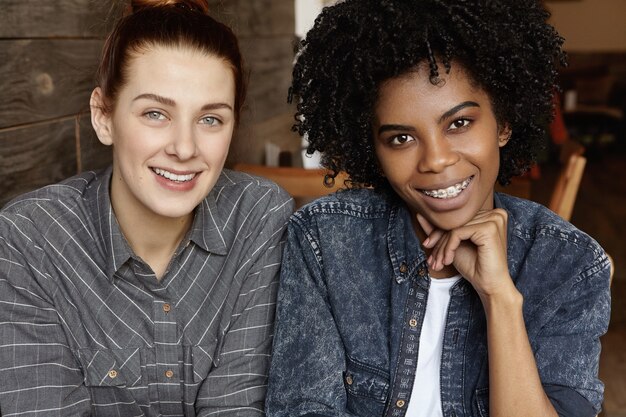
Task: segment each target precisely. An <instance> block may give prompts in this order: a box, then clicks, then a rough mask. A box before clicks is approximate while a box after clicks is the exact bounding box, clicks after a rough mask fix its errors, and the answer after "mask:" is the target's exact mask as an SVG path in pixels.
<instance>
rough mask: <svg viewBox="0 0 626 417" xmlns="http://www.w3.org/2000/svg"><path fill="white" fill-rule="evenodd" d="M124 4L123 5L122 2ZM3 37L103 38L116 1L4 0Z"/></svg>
mask: <svg viewBox="0 0 626 417" xmlns="http://www.w3.org/2000/svg"><path fill="white" fill-rule="evenodd" d="M119 3H122V2H119ZM1 4H2V6H1V11H0V38H51V37H83V38H84V37H100V36H102V35H103V34H104V33H106V30H107V27H108V26H109V25H108V22H110V21H111V20H112V19H107V16H108V15H109V10H111V11H112V13H111V14H112V15H113V14H114V10H117V9H118V8H117V7H116V6H115V2H111V1H97V0H2V2H1Z"/></svg>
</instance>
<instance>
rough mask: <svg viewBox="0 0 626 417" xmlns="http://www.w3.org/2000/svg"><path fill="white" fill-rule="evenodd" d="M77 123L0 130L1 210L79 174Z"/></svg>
mask: <svg viewBox="0 0 626 417" xmlns="http://www.w3.org/2000/svg"><path fill="white" fill-rule="evenodd" d="M74 125H75V124H74V120H73V119H71V118H70V119H65V120H62V121H57V122H52V123H42V124H37V125H32V126H28V127H23V128H15V129H5V130H0V177H1V178H2V181H0V206H2V205H4V204H5V203H7V202H8V201H9V200H10V199H11V198H13V197H15V196H17V195H19V194H22V193H24V192H27V191H30V190H33V189H35V188H39V187H42V186H44V185H47V184H52V183H55V182H58V181H60V180H62V179H64V178H67V177H69V176H72V175H74V174H75V173H76V145H75V140H74Z"/></svg>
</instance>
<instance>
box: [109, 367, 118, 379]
mask: <svg viewBox="0 0 626 417" xmlns="http://www.w3.org/2000/svg"><path fill="white" fill-rule="evenodd" d="M109 378H111V379H114V378H117V371H116V370H115V369H111V370H110V371H109Z"/></svg>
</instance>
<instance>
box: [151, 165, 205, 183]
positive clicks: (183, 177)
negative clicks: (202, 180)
mask: <svg viewBox="0 0 626 417" xmlns="http://www.w3.org/2000/svg"><path fill="white" fill-rule="evenodd" d="M152 171H153V172H154V173H155V174H157V175H159V176H161V177H163V178H167V179H168V180H170V181H174V182H179V183H184V182H189V181H191V180H193V179H194V178H195V176H196V175H197V173H191V174H175V173H173V172H170V171H166V170H164V169H162V168H152Z"/></svg>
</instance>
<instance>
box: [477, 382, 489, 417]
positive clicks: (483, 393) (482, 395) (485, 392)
mask: <svg viewBox="0 0 626 417" xmlns="http://www.w3.org/2000/svg"><path fill="white" fill-rule="evenodd" d="M476 408H477V409H478V415H479V416H480V417H489V388H479V389H477V390H476Z"/></svg>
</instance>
